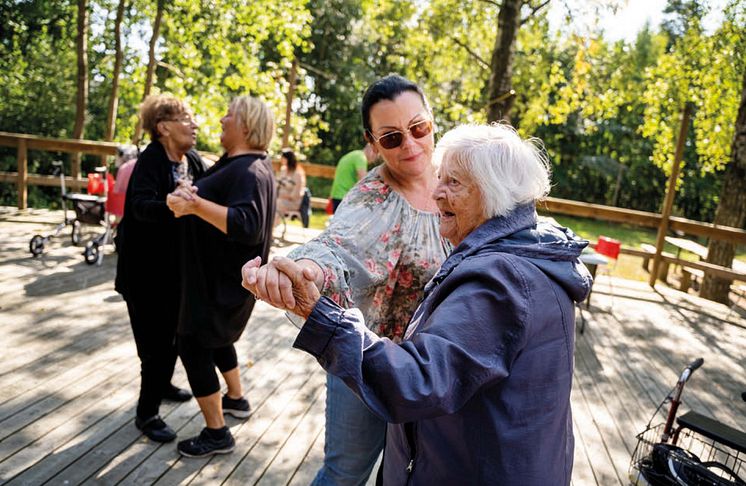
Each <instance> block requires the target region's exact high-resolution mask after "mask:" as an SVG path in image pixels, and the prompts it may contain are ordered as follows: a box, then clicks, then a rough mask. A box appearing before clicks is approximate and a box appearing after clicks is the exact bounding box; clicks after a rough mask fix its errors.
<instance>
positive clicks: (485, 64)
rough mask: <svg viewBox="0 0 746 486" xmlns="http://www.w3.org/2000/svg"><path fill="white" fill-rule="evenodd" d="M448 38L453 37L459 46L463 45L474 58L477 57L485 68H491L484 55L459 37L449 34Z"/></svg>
mask: <svg viewBox="0 0 746 486" xmlns="http://www.w3.org/2000/svg"><path fill="white" fill-rule="evenodd" d="M448 38H449V39H451V40H452V41H453V42H455V43H456V44H458V45H459V46H461V47H463V48H464V50H465V51H466V52H467V53H469V55H470V56H471V57H473V58H474V59H476V60H477V62H479V64H481V65H482V67H483V68H485V69H489V68H490V64H489V63H488V62H487V61H485V60H484V59H482V57H481V56H480V55H479V54H477V53H476V52H474V51H473V50H472V49H471V48H470V47H469V46H467V45H466V44H464V43H463V42H461V41H460V40H458V39H457V38H455V37H453V36H452V35H449V36H448Z"/></svg>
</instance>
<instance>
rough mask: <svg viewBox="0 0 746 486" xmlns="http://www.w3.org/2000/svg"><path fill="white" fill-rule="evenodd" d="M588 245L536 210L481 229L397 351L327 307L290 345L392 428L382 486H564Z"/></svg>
mask: <svg viewBox="0 0 746 486" xmlns="http://www.w3.org/2000/svg"><path fill="white" fill-rule="evenodd" d="M587 244H588V243H587V242H586V241H584V240H580V239H578V238H577V237H575V235H574V234H573V233H572V232H571V231H570V230H568V229H566V228H559V227H556V226H553V225H549V224H545V223H537V217H536V211H535V207H534V205H533V204H531V205H525V206H520V207H518V208H516V209H515V210H514V211H513V212H512V213H511V214H509V215H508V216H506V217H496V218H493V219H490V220H488V221H486V222H485V223H483V224H482V225H481V226H480V227H478V228H477V229H475V230H474V231H473V232H472V233H471V234H470V235H468V236H467V237H466V238H465V239H464V241H463V242H462V243H461V244H460V245H459V246H458V247H457V248H455V249H454V251H453V253H452V254H451V255H450V256H449V257H448V259H447V260H446V261H445V262H444V263H443V266H442V267H441V269H440V270H439V272H438V273H437V274H436V276H435V277H434V278H433V279H432V280H431V281H430V283H429V284H428V285H427V287H426V288H425V298H424V300H423V301H422V303H421V304H420V306H419V308H418V309H417V311H416V312H415V314H414V316H413V318H412V321H411V322H410V324H409V327H408V329H407V334H406V336H405V339H404V341H403V342H402V343H400V344H396V343H393V342H392V341H390V340H388V339H386V338H380V337H378V336H376V335H375V334H374V333H372V332H371V331H369V330H368V329H367V328H366V327H365V325H364V323H363V318H362V315H361V314H360V312H359V311H357V309H347V310H345V309H342V308H340V307H338V306H337V305H336V304H334V303H333V302H332V301H331V300H329V299H327V298H322V299H321V300H320V301H319V303H318V304H317V305H316V307H315V308H314V310H313V312H312V314H311V315H310V316H309V319H308V321H307V322H306V323H305V325H304V326H303V328H302V329H301V332H300V334H299V335H298V337H297V339H296V341H295V344H294V346H295V347H297V348H300V349H303V350H305V351H307V352H309V353H311V354H312V355H314V356H315V357H316V358H317V359H318V361H319V363H320V364H321V365H322V366H323V367H324V368H325V369H326V370H327V371H328V372H329V373H332V374H334V375H336V376H338V377H340V378H341V379H342V380H344V382H345V383H346V384H347V386H349V387H350V388H351V389H352V390H353V391H354V392H355V393H356V394H357V395H358V396H359V397H360V399H361V400H362V401H363V402H364V403H365V404H366V405H367V406H368V407H369V408H370V410H372V411H373V412H374V413H375V414H377V415H378V416H380V417H381V418H383V419H384V420H386V421H387V422H389V424H390V425H389V426H388V431H387V436H386V449H385V454H384V462H383V467H384V470H383V473H384V474H383V477H384V484H386V485H404V484H411V485H433V484H438V485H445V484H459V485H462V484H496V485H498V484H499V485H521V486H531V485H536V486H547V485H567V484H569V483H570V476H571V472H572V461H573V433H572V417H571V412H570V389H571V387H572V373H573V349H574V322H575V313H574V305H573V302H574V301H575V302H579V301H582V300H583V299H584V298H585V297H586V295H587V294H588V292H589V290H590V286H591V277H590V275H589V274H588V271H587V270H586V269H585V267H584V266H583V264H582V263H580V261H579V260H578V256H579V255H580V252H581V251H582V249H583V248H584V247H585V246H586V245H587Z"/></svg>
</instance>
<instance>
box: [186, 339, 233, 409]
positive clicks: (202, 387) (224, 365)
mask: <svg viewBox="0 0 746 486" xmlns="http://www.w3.org/2000/svg"><path fill="white" fill-rule="evenodd" d="M178 341H179V356H180V357H181V362H182V363H183V364H184V369H185V370H186V372H187V378H189V386H190V387H192V393H193V394H194V396H195V397H197V398H201V397H206V396H208V395H212V394H213V393H216V392H219V391H220V381H219V380H218V374H217V373H215V367H216V366H217V368H218V369H219V370H220V372H221V373H225V372H226V371H230V370H232V369H233V368H235V367H237V366H238V357H237V356H236V348H234V347H233V345H232V344H229V345H228V346H224V347H222V348H205V347H204V346H203V345H202V344H201V342H200V341H199V339H197V338H195V337H193V336H182V335H180V336H179V340H178Z"/></svg>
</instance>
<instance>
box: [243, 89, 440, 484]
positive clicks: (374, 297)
mask: <svg viewBox="0 0 746 486" xmlns="http://www.w3.org/2000/svg"><path fill="white" fill-rule="evenodd" d="M362 119H363V120H362V121H363V128H364V129H365V139H366V140H367V141H368V143H370V144H371V146H372V147H373V150H374V151H375V152H376V154H377V155H380V156H381V158H382V159H383V161H384V163H383V164H382V165H380V166H378V167H376V168H374V169H373V170H371V171H370V172H369V173H368V175H367V176H366V177H365V178H363V179H362V180H361V181H360V182H359V183H358V184H357V185H356V186H355V187H354V188H353V189H352V190H350V192H349V193H347V195H346V196H345V198H344V200H343V201H342V203H341V204H340V206H339V208H338V209H337V212H336V213H335V215H334V219H333V220H332V223H331V224H330V226H329V227H328V228H327V229H326V230H325V231H324V232H323V233H322V234H321V235H320V236H319V237H317V238H315V239H314V240H312V241H310V242H309V243H307V244H305V245H303V246H301V247H299V248H297V249H296V250H294V251H293V252H291V253H290V255H289V256H290V258H292V259H293V260H296V262H297V263H298V264H300V265H301V266H303V267H309V268H311V269H312V270H313V272H315V275H316V276H317V278H316V284H317V286H318V287H319V288H320V289H321V292H322V293H323V294H325V295H327V296H329V297H330V298H331V299H332V300H334V301H335V302H337V303H338V304H340V305H342V306H343V307H357V308H359V309H360V310H361V311H362V312H363V314H364V315H365V322H366V324H367V326H368V328H369V329H371V330H372V331H374V332H375V333H376V334H378V335H379V336H382V337H388V338H390V339H392V340H394V341H396V342H399V341H401V338H402V335H403V333H404V328H405V326H406V325H407V323H408V322H409V318H410V316H411V315H412V313H413V312H414V310H415V307H416V305H417V303H418V302H419V300H420V298H421V297H422V289H423V288H424V286H425V284H426V283H427V282H428V281H429V280H430V278H431V277H432V276H433V274H434V272H435V271H436V270H437V269H438V268H439V267H440V264H441V262H442V261H443V260H444V259H445V257H446V255H447V254H448V252H449V251H450V249H451V247H450V244H449V243H448V242H447V241H446V240H445V239H443V238H441V237H440V235H439V232H438V219H439V218H438V207H437V205H436V204H435V201H434V200H433V199H432V197H431V196H430V195H431V194H432V192H433V189H434V188H435V186H436V185H437V177H436V174H435V169H434V167H433V165H432V154H433V149H434V145H435V144H434V138H433V120H432V112H431V110H430V107H429V105H428V103H427V100H426V99H425V95H424V94H423V92H422V90H421V89H420V87H419V86H417V85H416V84H414V83H412V82H411V81H408V80H407V79H404V78H402V77H401V76H396V75H392V76H387V77H385V78H382V79H380V80H378V81H376V82H375V83H373V84H372V85H371V86H370V87H369V88H368V90H367V91H366V92H365V95H364V96H363V102H362ZM259 279H260V281H261V282H262V283H261V285H260V286H259V288H258V289H257V291H256V292H257V296H258V297H259V298H261V299H264V300H267V301H269V302H270V303H272V304H273V305H276V306H281V307H285V308H287V307H288V305H287V303H288V302H289V301H288V299H290V298H291V296H288V295H283V291H281V288H287V289H289V288H291V285H290V283H289V280H287V276H285V275H284V274H281V273H279V272H278V271H277V268H276V267H275V266H274V265H273V264H272V263H271V262H270V263H269V264H267V265H265V266H264V267H262V268H261V269H260V271H259ZM283 304H285V305H283ZM385 430H386V422H384V421H383V420H381V419H380V418H378V417H377V416H376V415H374V414H372V413H371V412H370V411H369V410H368V408H367V407H366V406H365V405H364V404H363V403H362V402H361V401H360V400H359V399H358V398H357V397H356V396H355V395H354V394H353V393H352V392H351V391H350V390H349V388H347V386H345V384H344V383H343V382H342V381H341V380H340V379H339V378H336V377H334V376H332V375H328V376H327V395H326V436H325V439H326V440H325V447H324V464H323V466H322V468H321V470H320V471H319V472H318V474H317V475H316V478H315V480H314V482H313V484H315V485H327V484H335V485H339V484H345V485H357V484H365V482H366V481H367V479H368V476H369V475H370V472H371V470H372V469H373V466H374V465H375V462H376V459H377V458H378V455H379V453H380V452H381V450H382V448H383V444H384V432H385Z"/></svg>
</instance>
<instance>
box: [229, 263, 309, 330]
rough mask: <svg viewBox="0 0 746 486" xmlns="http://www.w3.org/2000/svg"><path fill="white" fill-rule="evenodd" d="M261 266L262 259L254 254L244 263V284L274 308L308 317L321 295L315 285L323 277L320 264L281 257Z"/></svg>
mask: <svg viewBox="0 0 746 486" xmlns="http://www.w3.org/2000/svg"><path fill="white" fill-rule="evenodd" d="M260 265H261V258H259V257H257V258H255V259H253V260H251V261H249V262H247V263H246V264H245V265H244V266H243V268H242V269H241V275H242V277H243V282H242V284H243V286H244V287H245V288H246V289H248V290H249V291H250V292H251V293H253V294H254V295H255V296H256V298H258V299H261V300H264V301H266V302H267V303H269V304H270V305H272V306H274V307H278V308H280V309H286V310H289V311H291V312H293V313H295V314H297V315H299V316H302V317H304V318H305V317H308V315H309V314H310V313H311V311H312V310H313V307H314V306H315V305H316V302H317V301H318V300H319V298H320V293H319V290H318V288H319V287H320V282H323V277H322V272H321V269H320V268H319V266H318V265H317V264H316V263H315V262H313V261H311V260H298V261H297V262H294V261H292V260H290V259H288V258H283V257H275V258H273V259H272V261H270V262H269V263H267V264H266V265H264V266H261V267H260Z"/></svg>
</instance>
